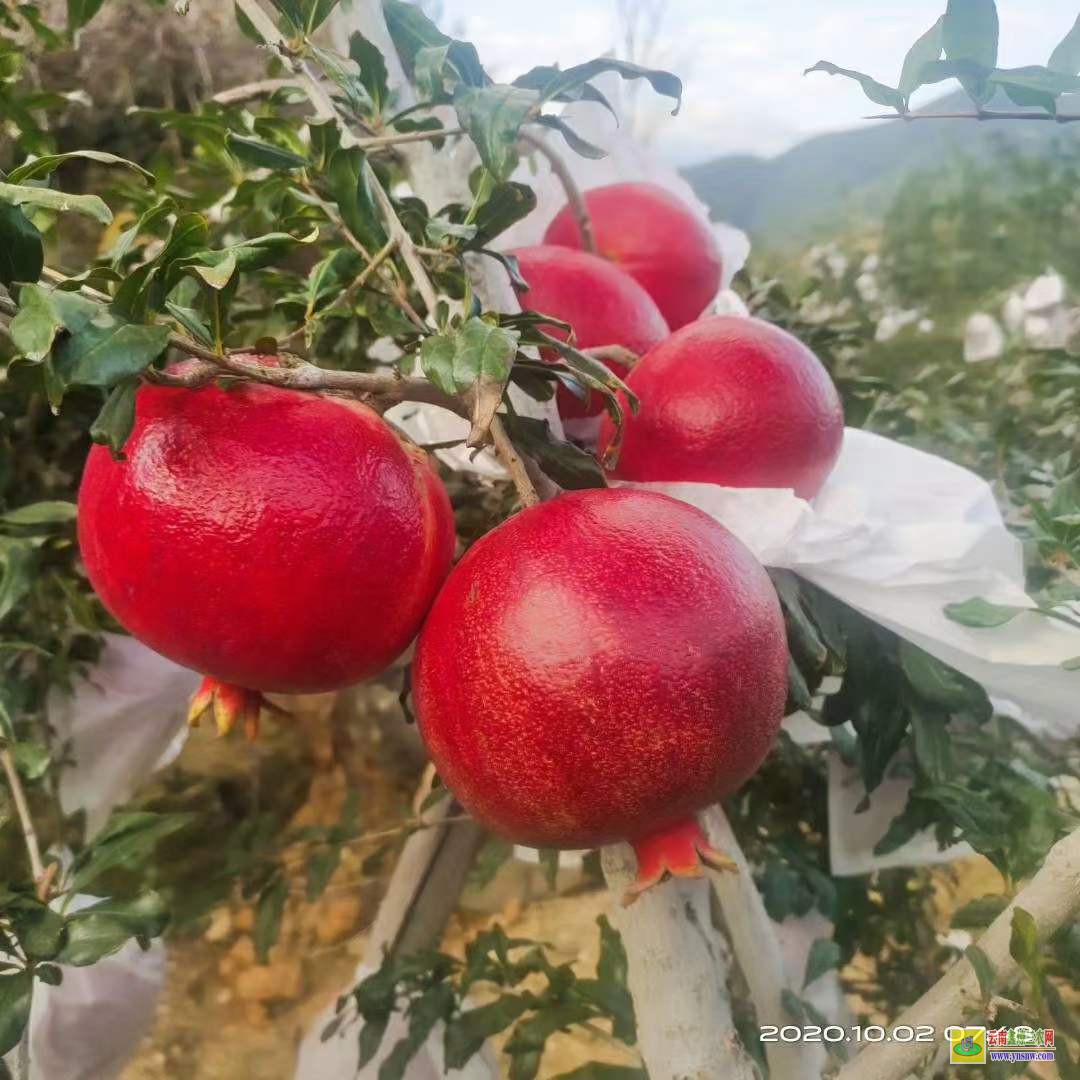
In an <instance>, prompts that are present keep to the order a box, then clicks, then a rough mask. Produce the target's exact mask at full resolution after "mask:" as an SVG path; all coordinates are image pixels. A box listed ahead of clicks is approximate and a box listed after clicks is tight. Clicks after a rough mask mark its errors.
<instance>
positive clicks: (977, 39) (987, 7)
mask: <svg viewBox="0 0 1080 1080" xmlns="http://www.w3.org/2000/svg"><path fill="white" fill-rule="evenodd" d="M998 32H999V27H998V13H997V4H996V3H995V2H994V0H949V2H948V5H947V6H946V8H945V21H944V23H943V25H942V29H941V42H942V45H943V46H944V49H945V56H946V59H949V60H974V61H975V63H976V64H981V65H982V66H983V67H987V68H994V67H997V56H998Z"/></svg>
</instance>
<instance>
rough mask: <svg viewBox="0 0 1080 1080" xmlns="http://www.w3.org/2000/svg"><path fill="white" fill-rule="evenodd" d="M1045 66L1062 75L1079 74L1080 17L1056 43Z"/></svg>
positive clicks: (1079, 16)
mask: <svg viewBox="0 0 1080 1080" xmlns="http://www.w3.org/2000/svg"><path fill="white" fill-rule="evenodd" d="M1046 66H1047V67H1048V68H1050V70H1051V71H1057V72H1060V73H1061V74H1062V75H1076V74H1080V15H1078V16H1077V18H1076V22H1075V23H1073V27H1072V29H1071V30H1070V31H1069V32H1068V33H1067V34H1066V35H1065V36H1064V37H1063V38H1062V39H1061V41H1060V42H1059V43H1058V46H1057V48H1056V49H1054V51H1053V53H1052V55H1051V56H1050V60H1049V62H1048V63H1047V65H1046Z"/></svg>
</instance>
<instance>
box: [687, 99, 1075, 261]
mask: <svg viewBox="0 0 1080 1080" xmlns="http://www.w3.org/2000/svg"><path fill="white" fill-rule="evenodd" d="M866 105H867V107H868V108H873V106H871V105H870V104H869V102H867V103H866ZM992 107H994V108H1015V106H1011V105H1009V103H1008V102H1003V103H998V102H994V103H993V106H992ZM970 108H971V103H970V101H969V100H968V99H967V97H966V96H965V95H964V94H963V93H958V94H956V95H950V96H949V97H946V98H944V99H942V100H940V101H938V102H935V103H934V104H932V105H930V106H928V107H927V108H926V110H925V111H927V112H939V111H941V112H954V111H955V112H961V111H968V110H970ZM1062 111H1063V112H1069V113H1075V112H1078V111H1080V103H1076V104H1064V105H1063V108H1062ZM1062 138H1071V139H1075V138H1080V124H1072V125H1058V124H1053V123H1045V122H1028V121H1004V120H1003V121H985V122H982V123H977V122H975V121H962V120H934V121H925V122H923V121H919V122H913V123H905V122H904V121H900V120H895V121H890V122H888V123H881V124H870V123H867V124H866V125H865V126H864V127H853V128H852V129H851V130H850V131H841V132H836V133H833V134H830V135H819V136H816V137H815V138H813V139H808V140H807V141H806V142H804V143H800V144H799V145H798V146H795V147H793V148H792V149H791V150H788V151H787V152H786V153H783V154H781V155H779V156H778V157H775V158H759V157H755V156H753V155H750V154H731V155H728V156H726V157H720V158H716V159H715V160H713V161H709V162H705V163H704V164H702V165H695V166H692V167H690V168H688V169H686V170H685V175H686V178H687V179H688V180H689V181H690V183H691V184H692V185H693V186H694V188H695V190H696V191H697V192H698V194H699V195H700V196H701V198H702V199H704V200H705V202H706V203H708V204H709V206H710V207H711V209H712V211H713V213H714V215H715V216H716V217H717V218H719V219H721V220H724V221H730V222H731V223H732V224H735V225H738V226H739V227H740V228H743V229H746V230H747V231H748V232H749V233H750V234H751V235H752V236H753V237H754V239H755V240H757V241H758V242H760V243H764V244H766V245H768V246H771V247H785V246H787V244H788V243H789V242H800V241H803V240H805V239H806V238H807V237H808V235H810V234H812V233H813V232H814V231H815V230H816V229H817V228H819V227H825V226H829V225H834V224H836V225H840V224H845V223H846V224H850V222H851V220H852V219H853V218H859V217H865V218H871V219H872V218H877V217H879V216H880V214H881V213H882V212H883V211H884V209H885V208H886V207H887V206H888V204H889V201H890V199H891V196H892V193H893V192H894V190H895V188H896V185H897V183H898V182H899V180H900V178H901V177H902V176H903V175H904V174H905V173H907V172H909V171H911V170H913V169H928V168H934V167H936V166H937V165H939V164H940V163H942V162H943V161H946V160H948V159H949V158H951V157H952V156H954V155H955V154H956V153H957V152H959V151H964V152H966V153H971V154H976V155H983V154H987V153H989V152H990V151H991V150H992V149H993V148H994V147H995V146H997V145H1000V143H1001V141H1003V140H1004V141H1006V142H1008V143H1009V144H1010V145H1013V146H1017V147H1023V148H1025V149H1028V150H1030V152H1032V153H1040V154H1041V153H1047V152H1048V151H1049V150H1050V149H1051V148H1052V147H1053V145H1054V143H1055V140H1057V139H1062Z"/></svg>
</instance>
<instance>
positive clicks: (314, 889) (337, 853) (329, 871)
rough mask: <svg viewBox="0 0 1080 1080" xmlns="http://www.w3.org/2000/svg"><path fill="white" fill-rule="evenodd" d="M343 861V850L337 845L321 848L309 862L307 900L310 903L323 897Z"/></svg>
mask: <svg viewBox="0 0 1080 1080" xmlns="http://www.w3.org/2000/svg"><path fill="white" fill-rule="evenodd" d="M340 861H341V848H340V847H339V846H338V845H337V844H331V845H329V846H328V847H325V848H321V849H320V850H318V851H316V852H314V853H313V854H312V855H311V856H309V858H308V861H307V898H308V901H309V903H310V902H312V901H314V900H317V899H318V898H319V897H320V896H322V894H323V892H324V890H325V889H326V886H327V885H328V884H329V882H330V879H331V878H332V877H333V876H334V871H335V870H336V869H337V867H338V863H339V862H340Z"/></svg>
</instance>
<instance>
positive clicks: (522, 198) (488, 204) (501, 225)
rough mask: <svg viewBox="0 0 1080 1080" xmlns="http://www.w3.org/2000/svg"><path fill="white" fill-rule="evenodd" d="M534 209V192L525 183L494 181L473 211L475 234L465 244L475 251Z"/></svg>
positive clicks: (487, 244)
mask: <svg viewBox="0 0 1080 1080" xmlns="http://www.w3.org/2000/svg"><path fill="white" fill-rule="evenodd" d="M535 209H536V192H535V191H533V189H532V188H531V187H529V185H528V184H516V183H511V182H507V183H504V184H496V185H495V186H494V187H493V188H492V189H491V194H490V195H488V197H487V199H486V200H485V201H484V203H483V204H482V205H481V207H480V209H479V210H478V211H477V212H476V218H475V219H474V224H475V225H476V234H475V236H474V237H473V239H472V240H471V241H470V242H469V243H468V244H466V245H465V246H466V248H468V249H470V250H473V251H475V250H478V249H480V248H486V247H488V246H489V245H490V244H491V242H492V241H493V240H494V239H495V238H496V237H497V236H499V234H500V233H503V232H505V231H506V230H507V229H509V228H510V226H511V225H513V224H515V223H516V222H518V221H521V220H522V218H525V217H528V215H529V214H531V213H532V212H533V210H535Z"/></svg>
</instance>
